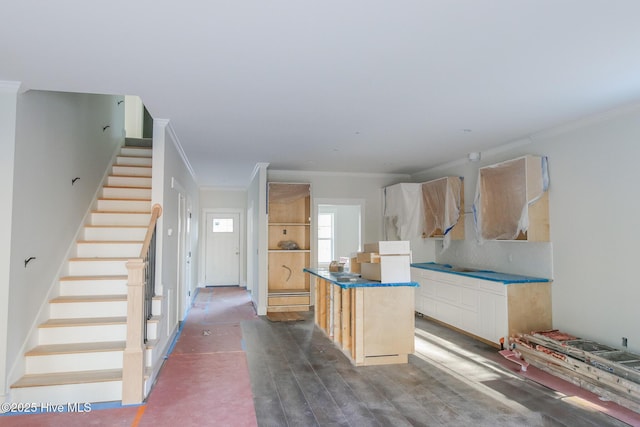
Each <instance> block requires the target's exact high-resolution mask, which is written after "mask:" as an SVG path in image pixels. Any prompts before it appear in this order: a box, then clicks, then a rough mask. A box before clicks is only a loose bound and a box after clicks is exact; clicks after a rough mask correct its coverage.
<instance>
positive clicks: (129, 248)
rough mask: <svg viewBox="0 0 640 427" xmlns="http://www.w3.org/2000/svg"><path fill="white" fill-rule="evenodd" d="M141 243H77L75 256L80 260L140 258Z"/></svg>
mask: <svg viewBox="0 0 640 427" xmlns="http://www.w3.org/2000/svg"><path fill="white" fill-rule="evenodd" d="M141 249H142V243H141V242H127V243H123V242H119V243H108V242H104V243H94V242H91V243H84V242H83V243H78V246H77V254H78V257H80V258H92V257H130V258H137V257H139V256H140V250H141Z"/></svg>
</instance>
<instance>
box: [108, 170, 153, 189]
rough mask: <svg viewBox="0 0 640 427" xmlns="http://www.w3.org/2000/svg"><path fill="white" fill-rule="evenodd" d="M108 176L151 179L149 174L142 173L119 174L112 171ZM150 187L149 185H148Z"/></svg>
mask: <svg viewBox="0 0 640 427" xmlns="http://www.w3.org/2000/svg"><path fill="white" fill-rule="evenodd" d="M109 178H145V179H151V177H150V176H142V175H120V174H115V173H112V174H111V175H109ZM149 188H151V187H149Z"/></svg>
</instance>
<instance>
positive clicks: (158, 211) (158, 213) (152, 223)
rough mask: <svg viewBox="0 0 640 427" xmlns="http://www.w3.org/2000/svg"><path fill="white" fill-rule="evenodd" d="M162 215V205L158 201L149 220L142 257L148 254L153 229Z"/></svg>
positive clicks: (141, 252) (141, 251)
mask: <svg viewBox="0 0 640 427" xmlns="http://www.w3.org/2000/svg"><path fill="white" fill-rule="evenodd" d="M161 215H162V206H160V205H159V204H158V203H156V204H155V205H153V208H152V209H151V219H150V220H149V226H148V227H147V234H146V235H145V237H144V242H143V243H142V249H141V250H140V258H143V259H144V258H145V257H146V256H147V251H148V250H149V245H150V244H151V237H153V230H154V229H155V228H156V223H157V222H158V218H160V216H161Z"/></svg>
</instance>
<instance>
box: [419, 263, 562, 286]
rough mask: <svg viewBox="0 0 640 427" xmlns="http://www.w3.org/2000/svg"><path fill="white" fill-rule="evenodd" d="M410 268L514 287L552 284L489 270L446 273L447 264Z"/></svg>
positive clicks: (543, 279) (539, 279)
mask: <svg viewBox="0 0 640 427" xmlns="http://www.w3.org/2000/svg"><path fill="white" fill-rule="evenodd" d="M429 265H432V266H433V267H434V268H429ZM411 267H413V268H420V269H422V270H429V271H435V272H436V273H443V274H454V275H458V276H463V277H470V278H473V279H480V280H487V281H491V282H497V283H503V284H505V285H516V284H527V283H551V282H552V280H551V279H545V278H543V277H533V276H521V275H518V274H512V273H503V272H499V271H491V270H479V271H447V270H443V269H446V268H451V266H449V264H438V263H434V262H426V263H425V262H417V263H412V264H411ZM483 273H489V274H497V275H504V276H511V277H508V278H502V279H501V278H498V277H492V276H487V275H486V274H483Z"/></svg>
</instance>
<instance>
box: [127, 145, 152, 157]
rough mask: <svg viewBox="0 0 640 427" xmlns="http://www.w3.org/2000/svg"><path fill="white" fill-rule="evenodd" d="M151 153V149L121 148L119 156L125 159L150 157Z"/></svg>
mask: <svg viewBox="0 0 640 427" xmlns="http://www.w3.org/2000/svg"><path fill="white" fill-rule="evenodd" d="M151 153H152V149H151V148H129V147H122V149H121V150H120V155H121V156H127V157H151Z"/></svg>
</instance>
